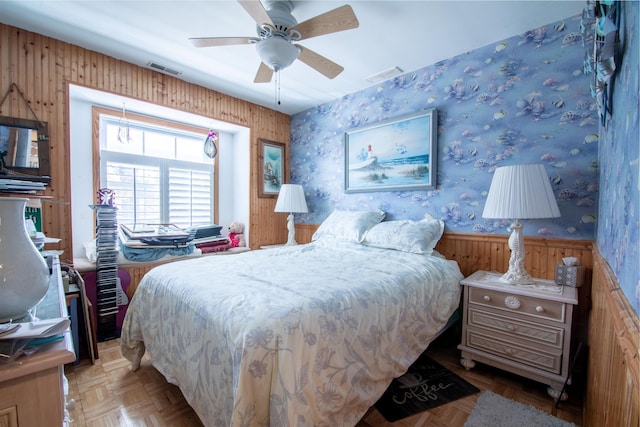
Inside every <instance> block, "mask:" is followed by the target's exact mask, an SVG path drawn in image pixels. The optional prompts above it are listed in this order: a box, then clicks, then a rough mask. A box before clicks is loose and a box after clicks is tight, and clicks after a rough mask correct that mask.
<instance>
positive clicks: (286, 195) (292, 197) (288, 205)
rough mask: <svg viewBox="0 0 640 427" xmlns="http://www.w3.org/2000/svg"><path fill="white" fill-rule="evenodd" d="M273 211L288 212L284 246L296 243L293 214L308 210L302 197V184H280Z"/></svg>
mask: <svg viewBox="0 0 640 427" xmlns="http://www.w3.org/2000/svg"><path fill="white" fill-rule="evenodd" d="M275 212H289V216H288V217H287V229H288V230H289V237H288V239H287V243H286V246H289V245H297V244H298V243H297V242H296V229H295V225H294V223H293V214H294V213H306V212H308V210H307V201H306V200H305V198H304V189H303V188H302V185H299V184H282V186H281V187H280V193H278V201H277V202H276V208H275Z"/></svg>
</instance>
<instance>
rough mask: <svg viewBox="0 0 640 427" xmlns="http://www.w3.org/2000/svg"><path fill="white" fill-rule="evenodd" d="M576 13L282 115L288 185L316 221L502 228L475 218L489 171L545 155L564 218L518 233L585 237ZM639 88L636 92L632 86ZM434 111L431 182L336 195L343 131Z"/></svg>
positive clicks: (589, 213)
mask: <svg viewBox="0 0 640 427" xmlns="http://www.w3.org/2000/svg"><path fill="white" fill-rule="evenodd" d="M580 21H581V18H580V16H575V17H568V18H567V19H565V20H563V21H560V22H555V23H552V24H549V25H547V26H544V27H540V28H534V29H531V30H530V31H528V32H526V33H524V34H519V35H515V36H513V37H511V38H509V39H506V40H503V41H498V42H496V43H494V44H491V45H488V46H485V47H483V48H480V49H476V50H473V51H470V52H467V53H465V54H462V55H459V56H456V57H453V58H450V59H447V60H444V61H441V62H439V63H437V64H433V65H428V66H426V67H424V68H422V69H419V70H416V71H413V72H408V73H406V74H403V75H401V76H398V77H396V78H393V79H390V80H387V81H385V82H383V83H381V84H379V85H377V86H373V87H370V88H368V89H366V90H363V91H360V92H357V93H353V94H350V95H348V96H345V97H344V98H342V99H340V100H337V101H335V102H331V103H327V104H323V105H320V106H318V107H315V108H313V109H310V110H307V111H304V112H301V113H298V114H296V115H294V116H292V118H291V140H290V156H291V159H290V162H291V163H290V171H291V182H293V183H297V184H302V185H303V186H304V189H305V193H306V196H307V203H308V205H309V213H307V214H296V222H301V223H311V224H319V223H321V222H322V221H323V220H324V219H326V217H327V216H328V215H329V213H330V212H331V211H332V210H333V209H334V208H339V209H344V210H350V209H381V210H383V211H385V212H386V213H387V218H388V219H397V218H408V219H421V218H424V217H427V216H428V217H434V218H439V219H443V220H444V221H445V223H446V229H447V230H448V231H456V232H477V233H498V234H506V233H507V230H506V228H507V226H508V225H509V223H510V221H508V220H494V219H486V218H482V210H483V208H484V202H485V198H486V195H487V192H488V190H489V185H490V183H491V178H492V176H493V171H494V170H495V169H496V168H497V167H499V166H507V165H513V164H522V163H542V164H544V165H545V169H546V171H547V173H548V175H549V178H550V180H551V184H552V188H553V190H554V193H555V195H556V198H557V200H558V205H559V208H560V213H561V217H560V218H555V219H548V220H547V219H545V220H525V221H523V222H524V224H525V228H524V233H525V235H532V236H550V237H559V238H569V239H586V240H594V238H595V228H596V224H597V212H598V206H597V201H598V197H599V169H600V168H599V162H598V146H599V144H600V135H599V115H598V111H597V105H596V101H595V99H594V98H593V97H592V95H591V92H590V88H589V81H590V80H589V79H590V77H589V76H588V75H586V74H585V72H584V55H585V47H584V46H583V44H582V35H581V30H580ZM636 93H637V92H636ZM432 108H435V109H436V110H437V124H438V127H437V164H436V166H437V178H436V184H437V185H436V187H435V188H434V189H432V190H422V191H388V192H363V193H345V191H344V189H345V132H347V131H352V130H354V129H357V128H359V127H362V126H367V125H372V124H375V123H378V122H381V121H384V120H387V119H392V118H394V117H398V116H402V115H405V114H410V113H417V112H420V111H427V110H429V109H432Z"/></svg>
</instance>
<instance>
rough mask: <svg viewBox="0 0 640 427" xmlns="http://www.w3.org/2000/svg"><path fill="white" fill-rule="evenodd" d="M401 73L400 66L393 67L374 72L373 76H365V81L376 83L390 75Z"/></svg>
mask: <svg viewBox="0 0 640 427" xmlns="http://www.w3.org/2000/svg"><path fill="white" fill-rule="evenodd" d="M402 73H403V71H402V69H401V68H400V67H393V68H389V69H388V70H385V71H382V72H380V73H378V74H374V75H373V76H370V77H367V81H368V82H369V83H378V82H381V81H383V80H389V79H390V78H391V77H395V76H399V75H400V74H402Z"/></svg>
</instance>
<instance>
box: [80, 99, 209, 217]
mask: <svg viewBox="0 0 640 427" xmlns="http://www.w3.org/2000/svg"><path fill="white" fill-rule="evenodd" d="M101 115H108V116H111V117H114V118H116V119H117V118H119V117H121V115H122V112H121V111H118V110H114V109H111V108H105V107H98V106H92V108H91V116H92V138H91V139H92V159H93V160H92V163H93V164H92V166H93V167H92V170H93V194H94V195H96V198H97V194H98V190H99V189H100V188H101V186H100V182H101V176H102V171H101V163H102V162H101V150H100V116H101ZM127 118H128V119H129V120H131V121H137V122H142V123H145V124H148V125H150V126H158V127H161V128H171V129H176V130H183V131H185V132H190V133H200V134H202V143H203V144H204V140H205V138H206V136H207V133H208V132H209V129H206V128H203V127H200V126H193V125H190V124H187V123H181V122H173V121H169V120H165V119H161V118H158V117H152V116H146V115H141V114H135V113H130V112H127ZM219 149H220V147H218V155H219V153H220V152H219ZM119 154H120V153H111V155H110V156H109V157H110V160H112V161H118V160H116V159H117V158H118V157H119ZM123 156H127V157H129V158H131V156H135V155H132V154H123ZM216 159H217V156H216V158H214V159H212V161H211V167H212V168H213V223H215V224H217V223H218V221H219V208H218V178H219V174H218V168H217V167H216V164H217V162H216ZM180 163H181V161H180V160H173V161H172V164H173V165H178V164H180ZM165 184H166V183H162V184H161V186H165ZM166 188H167V187H164V190H165V191H166ZM161 197H166V194H161ZM94 215H95V213H94Z"/></svg>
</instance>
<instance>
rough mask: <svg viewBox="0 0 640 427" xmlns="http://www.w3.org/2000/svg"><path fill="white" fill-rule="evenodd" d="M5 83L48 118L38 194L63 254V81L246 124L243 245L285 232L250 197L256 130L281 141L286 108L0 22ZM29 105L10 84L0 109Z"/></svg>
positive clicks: (2, 87) (7, 112)
mask: <svg viewBox="0 0 640 427" xmlns="http://www.w3.org/2000/svg"><path fill="white" fill-rule="evenodd" d="M11 83H15V84H17V85H18V87H19V88H20V90H21V91H22V92H23V93H24V95H25V97H26V99H27V101H28V103H29V106H30V107H31V108H32V109H33V111H34V112H35V114H36V115H37V118H38V119H39V120H42V121H46V122H48V123H49V137H50V153H49V154H50V159H51V184H50V185H49V187H48V189H47V190H46V192H45V195H46V196H49V197H51V199H50V200H45V201H43V223H44V224H43V228H44V232H45V234H47V235H48V236H51V237H59V238H61V239H62V242H61V243H60V244H59V247H58V248H59V249H62V250H64V252H65V254H71V253H72V249H71V242H72V229H71V207H70V204H69V203H70V201H71V197H72V196H73V195H72V194H70V192H71V185H70V182H69V176H70V173H69V171H70V168H71V165H70V162H69V147H70V145H69V91H68V85H69V84H75V85H80V86H85V87H89V88H92V89H96V90H101V91H105V92H111V93H114V94H118V95H122V96H126V97H130V98H135V99H139V100H141V101H145V102H150V103H154V104H157V105H161V106H164V107H169V108H174V109H177V110H181V111H187V112H189V113H194V114H199V115H202V116H205V117H211V118H213V119H216V120H222V121H225V122H229V123H233V124H236V125H241V126H245V127H248V128H250V139H251V143H250V150H251V152H250V164H249V165H247V173H248V174H249V175H250V183H251V188H250V192H249V198H250V200H249V206H250V212H249V224H248V226H249V228H250V233H249V235H250V242H249V245H250V246H251V247H252V248H256V247H259V246H260V245H261V244H267V243H276V242H284V241H285V240H286V239H287V230H286V227H285V226H284V224H285V222H286V215H285V214H274V212H273V209H274V207H275V203H276V200H275V199H273V198H270V199H265V198H258V192H257V184H256V183H257V179H258V174H259V173H261V171H259V170H257V169H256V168H257V164H258V161H257V155H258V138H265V139H268V140H272V141H278V142H283V143H285V144H286V145H287V146H288V145H289V133H290V119H289V116H288V115H285V114H282V113H279V112H277V111H275V110H271V109H268V108H265V107H262V106H259V105H256V104H252V103H250V102H247V101H243V100H240V99H237V98H233V97H231V96H228V95H224V94H222V93H219V92H216V91H213V90H209V89H206V88H204V87H201V86H198V85H195V84H191V83H187V82H185V81H183V80H179V79H177V78H175V77H173V76H167V75H164V74H160V73H158V72H156V71H152V70H149V69H146V68H143V67H139V66H136V65H133V64H130V63H127V62H124V61H121V60H118V59H115V58H112V57H109V56H106V55H102V54H100V53H97V52H93V51H90V50H87V49H82V48H80V47H78V46H74V45H71V44H68V43H65V42H62V41H59V40H56V39H52V38H49V37H45V36H42V35H39V34H35V33H31V32H29V31H25V30H22V29H19V28H16V27H12V26H9V25H4V24H0V92H1V95H0V96H2V95H4V93H5V92H6V91H7V90H8V89H9V87H10V86H11ZM29 106H27V105H26V103H25V102H24V101H23V100H22V99H21V98H20V96H19V95H18V93H15V92H14V93H12V94H10V95H9V97H8V98H7V100H6V101H5V102H4V103H3V104H2V105H1V106H0V115H3V116H12V117H18V118H23V119H34V117H32V114H31V112H30V111H29ZM87 143H90V142H89V141H88V142H87ZM287 153H288V150H287ZM287 161H288V159H287ZM67 256H69V257H70V256H71V255H67ZM63 258H64V256H63Z"/></svg>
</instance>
